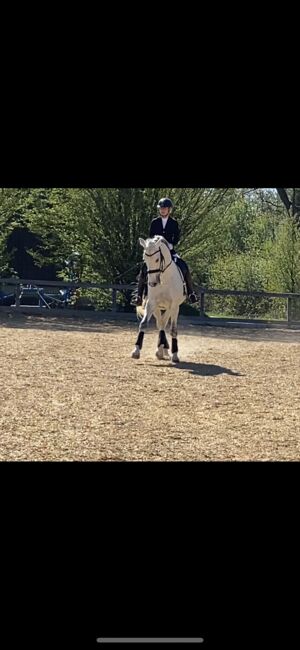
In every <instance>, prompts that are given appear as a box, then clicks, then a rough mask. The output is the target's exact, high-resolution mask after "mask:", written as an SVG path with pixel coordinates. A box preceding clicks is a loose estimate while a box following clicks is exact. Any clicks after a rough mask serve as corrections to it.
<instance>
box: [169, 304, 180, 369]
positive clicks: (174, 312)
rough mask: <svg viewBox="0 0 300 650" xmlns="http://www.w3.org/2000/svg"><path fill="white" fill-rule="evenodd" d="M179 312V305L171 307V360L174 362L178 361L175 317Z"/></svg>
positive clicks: (176, 317)
mask: <svg viewBox="0 0 300 650" xmlns="http://www.w3.org/2000/svg"><path fill="white" fill-rule="evenodd" d="M178 314H179V306H178V307H176V308H174V309H172V311H171V329H170V333H171V337H172V361H173V362H174V363H178V362H179V357H178V343H177V319H178Z"/></svg>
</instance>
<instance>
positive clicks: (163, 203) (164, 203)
mask: <svg viewBox="0 0 300 650" xmlns="http://www.w3.org/2000/svg"><path fill="white" fill-rule="evenodd" d="M157 207H158V208H173V203H172V201H171V199H167V198H165V199H160V200H159V201H158V204H157Z"/></svg>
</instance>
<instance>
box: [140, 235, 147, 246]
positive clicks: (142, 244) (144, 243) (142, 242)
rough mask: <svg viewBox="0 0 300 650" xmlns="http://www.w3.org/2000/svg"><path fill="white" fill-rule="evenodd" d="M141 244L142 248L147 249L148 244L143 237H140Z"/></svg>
mask: <svg viewBox="0 0 300 650" xmlns="http://www.w3.org/2000/svg"><path fill="white" fill-rule="evenodd" d="M139 242H140V244H141V246H143V248H146V242H145V240H144V239H142V237H139Z"/></svg>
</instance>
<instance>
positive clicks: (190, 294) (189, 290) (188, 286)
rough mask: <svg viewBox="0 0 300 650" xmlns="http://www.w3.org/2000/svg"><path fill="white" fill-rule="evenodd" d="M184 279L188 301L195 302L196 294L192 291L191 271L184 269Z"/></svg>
mask: <svg viewBox="0 0 300 650" xmlns="http://www.w3.org/2000/svg"><path fill="white" fill-rule="evenodd" d="M184 279H185V283H186V289H187V293H188V297H189V299H190V302H191V303H195V302H197V296H196V294H195V293H194V289H193V280H192V276H191V273H190V270H189V269H187V270H186V272H185V276H184Z"/></svg>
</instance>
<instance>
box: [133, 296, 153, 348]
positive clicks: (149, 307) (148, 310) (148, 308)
mask: <svg viewBox="0 0 300 650" xmlns="http://www.w3.org/2000/svg"><path fill="white" fill-rule="evenodd" d="M152 314H153V307H152V305H151V303H150V302H149V300H147V302H146V307H145V313H144V316H143V318H142V320H141V322H140V326H139V333H138V337H137V340H136V342H135V347H134V349H133V351H132V353H131V357H132V359H139V358H140V355H141V349H142V347H143V342H144V335H145V329H146V327H147V324H148V322H149V320H150V318H151V316H152Z"/></svg>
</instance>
